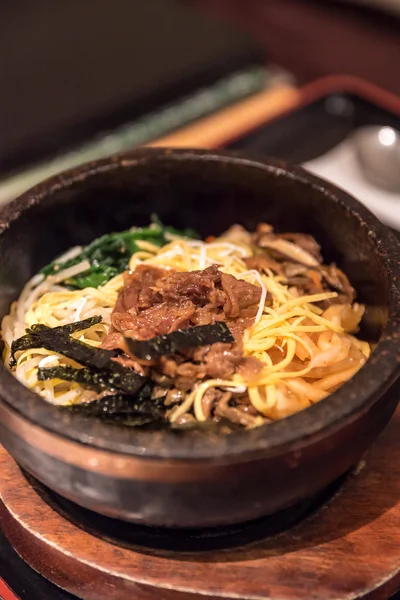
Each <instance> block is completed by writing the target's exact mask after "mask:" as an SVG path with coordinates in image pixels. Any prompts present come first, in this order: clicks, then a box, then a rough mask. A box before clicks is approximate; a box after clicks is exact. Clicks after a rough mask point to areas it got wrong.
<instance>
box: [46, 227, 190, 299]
mask: <svg viewBox="0 0 400 600" xmlns="http://www.w3.org/2000/svg"><path fill="white" fill-rule="evenodd" d="M168 233H170V234H174V235H180V236H184V237H190V238H198V235H197V234H196V233H195V232H194V231H192V230H191V229H186V230H183V231H178V230H177V229H174V228H173V227H164V226H163V225H162V224H161V222H160V221H159V220H158V219H157V218H153V222H152V224H151V225H150V226H149V227H134V228H132V229H128V230H126V231H121V232H119V233H110V234H106V235H103V236H101V237H99V238H97V239H95V240H94V241H93V242H91V243H90V244H89V245H88V246H85V247H84V248H82V252H81V253H80V254H79V255H78V256H75V257H74V258H71V259H70V260H67V261H65V262H59V261H58V259H56V260H54V261H53V262H51V263H50V264H49V265H47V266H46V267H44V268H43V269H42V270H41V273H43V275H45V276H46V277H47V276H49V275H54V274H56V273H58V272H59V271H61V270H64V269H67V268H69V267H72V266H73V265H77V264H79V263H80V262H82V261H83V260H88V261H89V263H90V269H89V270H87V271H85V272H84V273H81V274H80V275H76V276H75V277H71V278H70V279H67V280H65V281H64V282H63V283H62V284H61V285H65V286H68V287H69V288H72V289H84V288H87V287H94V288H97V287H99V286H100V285H104V284H105V283H107V281H109V280H110V279H112V278H113V277H115V276H116V275H118V274H119V273H122V272H123V271H126V269H127V268H128V265H129V259H130V257H131V255H132V254H133V253H134V252H137V251H138V250H139V247H138V245H137V243H136V242H137V241H139V240H145V241H148V242H151V243H152V244H155V245H156V246H159V247H160V248H161V247H162V246H164V245H165V244H167V243H168V241H169V240H168V239H167V237H168Z"/></svg>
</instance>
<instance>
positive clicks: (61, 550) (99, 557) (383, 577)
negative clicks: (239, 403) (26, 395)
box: [0, 408, 400, 600]
mask: <svg viewBox="0 0 400 600" xmlns="http://www.w3.org/2000/svg"><path fill="white" fill-rule="evenodd" d="M261 476H262V473H260V477H261ZM0 492H1V499H2V503H0V516H1V519H2V527H3V528H4V531H5V533H6V535H7V537H8V538H9V540H10V541H11V543H12V545H13V546H14V548H15V549H16V551H17V552H18V553H19V554H20V556H22V558H23V559H24V560H25V561H26V562H27V563H28V564H29V565H31V566H32V567H33V568H34V569H36V570H37V571H38V572H39V573H41V574H42V575H43V576H44V577H46V578H48V579H49V580H50V581H52V582H53V583H55V584H57V585H59V586H61V587H62V588H64V589H66V590H68V591H70V592H72V593H73V594H75V595H76V596H78V597H80V598H84V599H85V600H104V599H105V598H107V599H109V600H127V599H135V600H195V599H197V600H205V599H208V600H211V599H212V600H216V599H218V600H222V599H225V600H226V599H229V598H232V599H235V600H244V599H246V600H264V599H265V600H266V599H268V600H298V599H302V600H315V599H320V600H354V599H356V598H368V599H369V600H374V599H378V600H383V599H386V598H389V596H391V595H392V594H394V593H395V592H396V591H397V590H398V589H399V588H400V408H398V410H397V412H396V414H395V416H394V417H393V420H392V421H391V423H390V424H389V426H388V427H387V429H386V430H385V432H384V433H383V434H382V435H381V437H380V438H379V440H378V441H377V442H376V444H375V445H374V446H373V448H371V449H370V451H369V452H368V454H367V455H366V457H365V459H364V460H363V461H362V463H361V464H360V465H359V467H358V469H357V471H356V472H355V473H354V474H353V475H351V476H349V478H348V479H347V481H346V483H345V485H344V487H343V489H342V490H341V492H340V493H339V494H337V495H336V497H334V498H333V499H332V500H331V501H330V502H328V504H327V505H325V506H324V507H323V508H321V509H319V510H318V511H317V512H315V513H314V514H313V515H311V516H309V517H308V518H306V519H305V520H304V521H302V522H301V523H300V524H299V525H297V526H295V527H293V528H291V529H290V530H288V531H286V532H284V533H281V534H279V535H276V536H273V537H270V538H267V539H265V540H263V541H258V542H254V543H253V544H249V545H247V546H242V547H240V548H234V549H232V548H231V549H229V550H218V551H217V550H214V551H213V550H210V551H206V552H198V553H197V554H193V553H192V554H191V553H178V552H171V551H168V552H167V551H160V550H157V551H156V550H149V549H144V548H140V547H136V548H131V549H127V548H125V547H122V546H117V545H113V544H112V543H110V542H109V541H107V540H105V539H100V537H98V536H95V535H92V534H90V533H88V532H87V531H84V530H83V529H81V528H80V527H78V526H77V525H74V524H73V523H71V522H70V521H69V520H67V519H65V518H63V517H62V516H61V515H60V513H59V512H58V511H56V510H55V509H54V508H52V507H51V506H50V505H49V504H47V503H46V502H45V500H44V499H43V497H42V496H41V495H40V494H39V493H38V492H37V491H36V488H35V487H32V486H31V484H30V483H29V482H28V480H27V479H26V478H25V477H24V475H23V474H22V472H21V471H20V470H19V468H18V467H17V465H16V464H15V463H14V461H13V460H12V459H11V458H10V457H9V456H8V455H7V454H6V452H5V451H4V450H0Z"/></svg>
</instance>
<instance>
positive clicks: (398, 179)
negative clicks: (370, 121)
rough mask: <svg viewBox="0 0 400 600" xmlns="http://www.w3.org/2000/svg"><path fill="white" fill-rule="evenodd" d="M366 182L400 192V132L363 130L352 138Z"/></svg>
mask: <svg viewBox="0 0 400 600" xmlns="http://www.w3.org/2000/svg"><path fill="white" fill-rule="evenodd" d="M351 140H352V143H353V145H354V146H353V147H354V149H355V152H356V156H357V158H358V162H359V164H360V167H361V169H362V171H363V174H364V176H365V178H366V179H368V180H369V181H370V183H373V184H374V185H376V186H378V187H380V188H382V189H384V190H387V191H389V192H397V193H400V133H399V132H398V131H396V130H395V129H393V128H392V127H379V126H368V127H361V128H360V129H358V130H357V131H355V132H354V134H353V135H352V136H351Z"/></svg>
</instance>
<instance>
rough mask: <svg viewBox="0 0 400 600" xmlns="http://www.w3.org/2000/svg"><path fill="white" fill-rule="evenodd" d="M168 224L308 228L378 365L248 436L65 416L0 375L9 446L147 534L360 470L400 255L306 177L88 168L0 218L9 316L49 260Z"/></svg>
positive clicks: (222, 518)
mask: <svg viewBox="0 0 400 600" xmlns="http://www.w3.org/2000/svg"><path fill="white" fill-rule="evenodd" d="M152 213H157V214H158V215H159V216H160V218H161V219H162V221H163V222H165V223H167V224H171V225H174V226H176V227H193V228H195V229H197V230H198V231H199V232H200V233H201V234H202V235H204V236H206V235H209V234H218V233H220V232H222V231H223V230H225V229H226V228H227V227H229V226H230V225H231V224H232V223H242V224H243V225H244V226H245V227H247V228H249V229H252V228H254V227H255V225H256V224H257V223H258V222H260V221H268V222H271V223H273V224H274V226H275V227H276V228H277V229H278V230H286V231H295V232H297V231H298V232H306V233H310V234H312V235H315V236H316V238H317V239H318V241H319V242H320V243H321V245H322V248H323V252H324V256H325V259H326V260H327V261H335V262H337V264H338V265H339V266H340V267H341V268H342V269H343V270H344V271H345V272H346V273H347V274H348V276H349V277H350V279H351V281H352V283H353V285H354V286H355V288H356V289H357V291H358V294H359V299H360V301H361V302H365V303H366V305H367V307H368V310H367V313H366V316H365V318H364V322H363V328H362V335H363V336H364V337H365V338H368V339H371V340H375V341H377V342H378V343H377V347H376V349H375V351H374V352H373V354H372V356H371V358H370V360H369V361H368V363H367V364H366V365H365V366H364V367H363V368H362V369H361V370H360V371H359V373H357V375H356V376H355V377H353V378H352V379H351V381H349V382H348V383H346V384H345V385H344V386H343V387H341V388H340V389H339V390H338V391H337V392H335V393H334V394H332V395H331V396H330V397H329V398H327V399H326V400H323V401H322V402H320V403H319V404H316V405H315V406H312V407H311V408H308V409H307V410H304V411H302V412H300V413H298V414H296V415H293V416H291V417H289V418H286V419H283V420H281V421H278V422H275V423H273V424H271V425H266V426H263V427H260V428H258V429H254V430H251V431H243V432H237V433H233V434H230V435H226V436H218V435H216V434H215V433H205V432H185V433H184V434H179V435H177V434H174V433H173V432H171V431H168V430H166V431H159V432H149V431H140V430H133V429H129V428H124V427H118V426H113V425H107V424H104V423H101V422H97V421H87V420H85V419H84V418H82V417H79V416H78V415H73V416H68V415H65V413H64V412H63V411H60V410H59V409H57V407H54V406H51V405H49V404H47V403H46V402H44V401H43V400H42V399H41V398H40V397H39V396H37V395H36V394H34V393H33V392H31V391H29V390H28V389H26V388H25V387H24V386H23V385H21V384H20V383H19V382H18V381H17V380H16V379H15V378H14V377H13V375H11V373H10V372H9V371H7V369H6V368H5V367H4V366H3V365H1V367H0V397H1V399H0V441H1V443H2V444H3V445H4V446H5V448H6V449H7V450H8V451H9V452H10V453H11V454H12V455H13V456H14V458H15V459H16V460H17V462H18V463H19V464H20V465H21V466H22V467H23V468H24V469H26V470H27V471H28V472H29V473H31V474H32V475H33V476H34V477H36V478H37V479H38V480H40V481H41V482H43V483H44V484H45V485H47V486H48V487H49V488H51V489H53V490H54V491H56V492H58V493H59V494H60V495H62V496H64V497H66V498H68V499H70V500H72V501H74V502H75V503H77V504H80V505H81V506H84V507H87V508H89V509H91V510H93V511H96V512H99V513H102V514H104V515H108V516H114V517H118V518H121V519H125V520H127V521H132V522H136V523H141V524H146V525H158V526H167V527H213V526H221V525H227V524H234V523H240V522H244V521H249V520H251V519H255V518H258V517H260V516H262V515H268V514H272V513H274V512H276V511H279V510H282V509H285V508H287V507H290V506H293V505H295V504H297V503H299V502H301V501H303V500H305V499H307V498H311V497H313V496H314V495H315V494H317V493H318V492H319V491H320V490H322V489H323V488H324V487H326V486H328V485H329V484H330V483H331V482H333V481H334V480H335V479H337V478H338V477H339V476H340V475H342V474H343V473H344V472H345V471H347V469H349V468H350V467H351V465H354V464H355V463H356V462H357V461H358V460H359V458H360V457H361V455H362V454H363V452H364V451H365V450H366V449H367V448H368V446H370V444H371V443H372V442H373V441H374V439H375V438H376V436H377V435H378V434H379V432H380V431H381V430H382V429H383V428H384V426H385V425H386V424H387V422H388V420H389V419H390V417H391V415H392V413H393V411H394V409H395V407H396V405H397V402H398V397H397V394H396V393H395V392H394V389H395V388H393V387H392V385H393V383H394V382H395V380H396V379H397V377H398V376H399V374H400V324H399V321H400V290H399V277H400V249H399V246H400V245H399V242H398V241H397V239H396V238H395V237H394V235H393V234H392V233H391V232H390V231H389V230H388V229H387V228H386V227H385V226H384V225H382V224H381V223H380V222H378V221H377V219H376V218H375V217H373V216H372V215H371V213H370V212H369V211H368V210H367V209H366V208H364V207H363V206H361V205H360V204H359V203H358V202H357V201H356V200H354V199H353V198H351V197H350V196H349V195H348V194H346V193H345V192H343V191H341V190H339V189H337V188H335V187H334V186H332V185H330V184H328V183H326V182H324V181H322V180H320V179H318V178H316V177H313V176H311V175H309V174H308V173H306V172H305V171H303V170H302V169H300V168H297V167H288V166H286V165H284V164H282V163H280V162H277V161H274V160H270V159H268V158H245V157H242V156H240V155H235V154H229V153H225V152H218V153H215V152H206V151H204V152H203V151H198V150H196V151H194V150H193V151H192V150H163V149H141V150H137V151H134V152H132V153H130V154H127V155H125V156H120V157H114V158H110V159H107V160H102V161H99V162H97V163H92V164H88V165H84V166H82V167H79V168H77V169H74V170H71V171H69V172H66V173H64V174H62V175H60V176H58V177H54V178H52V179H50V180H48V181H46V182H44V183H43V184H41V185H39V186H37V187H35V188H33V189H32V190H30V191H29V192H27V193H26V194H24V195H23V196H21V197H20V198H19V199H18V200H16V201H14V202H12V203H11V204H10V205H8V206H6V207H4V208H3V209H2V210H1V211H0V316H3V315H5V314H6V313H7V312H8V310H9V308H10V303H11V302H12V301H13V300H15V299H16V298H17V297H18V295H19V293H20V291H21V289H22V287H23V285H24V283H25V282H26V281H27V280H28V279H29V278H30V277H31V276H32V275H33V274H34V273H36V272H37V271H38V270H39V269H40V268H41V267H42V266H43V265H45V264H46V263H48V262H49V261H50V260H51V259H52V258H53V257H54V256H56V255H58V254H60V253H61V252H63V251H65V250H66V249H67V248H69V247H71V246H74V245H76V244H85V243H87V242H89V241H91V240H92V239H93V238H95V237H97V236H99V235H102V234H104V233H106V232H110V231H118V230H122V229H126V228H128V227H130V226H132V225H145V224H147V223H148V222H149V218H150V215H151V214H152Z"/></svg>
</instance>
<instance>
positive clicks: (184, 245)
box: [2, 233, 370, 425]
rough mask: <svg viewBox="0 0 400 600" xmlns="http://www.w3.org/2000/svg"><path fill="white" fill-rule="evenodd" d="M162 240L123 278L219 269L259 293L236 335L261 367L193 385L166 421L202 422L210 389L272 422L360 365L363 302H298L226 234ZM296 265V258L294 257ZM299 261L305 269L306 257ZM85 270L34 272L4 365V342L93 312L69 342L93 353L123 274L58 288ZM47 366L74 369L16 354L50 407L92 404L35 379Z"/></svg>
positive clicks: (17, 310) (11, 326)
mask: <svg viewBox="0 0 400 600" xmlns="http://www.w3.org/2000/svg"><path fill="white" fill-rule="evenodd" d="M167 239H169V240H170V241H169V242H168V243H167V244H166V245H164V246H162V247H161V248H160V247H159V246H157V245H156V244H154V243H152V242H149V241H146V240H138V241H137V247H138V250H137V251H136V252H134V253H133V254H132V255H131V257H130V259H129V269H130V271H135V269H136V268H137V267H138V266H139V265H152V266H154V267H160V268H163V269H165V270H166V271H168V270H170V271H171V272H190V271H198V270H199V271H201V270H204V269H206V268H207V267H210V266H212V265H218V268H219V270H220V271H221V272H222V273H225V274H228V275H233V276H234V277H235V278H237V279H239V280H243V281H246V282H249V283H251V284H253V285H254V286H257V287H258V288H260V290H261V293H260V299H259V302H258V305H257V306H256V311H255V317H254V318H253V320H252V322H251V323H250V325H249V326H248V327H246V329H245V331H244V333H243V355H244V357H245V358H253V359H257V361H260V362H261V363H262V368H261V370H259V372H257V373H256V374H253V376H252V377H251V379H250V378H246V375H245V374H244V375H243V374H242V373H241V372H240V370H238V371H237V372H236V373H234V374H233V375H232V377H231V378H228V379H221V378H210V379H206V380H203V381H199V382H198V383H196V384H195V385H194V386H193V388H192V389H191V390H189V391H188V392H187V393H186V394H185V397H184V398H183V399H182V401H181V402H180V403H179V404H178V405H176V406H174V407H173V408H172V409H171V410H170V411H169V414H168V418H169V420H170V422H171V423H176V422H178V421H179V420H180V419H181V418H182V417H184V416H185V415H187V414H189V413H190V414H192V416H194V418H195V419H196V420H197V421H199V422H203V421H206V420H207V418H208V412H207V410H206V409H205V408H204V407H205V404H204V402H203V399H204V395H205V394H206V393H208V394H210V393H211V392H210V390H214V391H215V390H217V391H218V390H219V391H221V392H225V393H226V392H229V394H231V395H232V397H233V399H235V398H237V399H238V401H239V404H240V398H243V397H246V398H248V403H249V404H250V407H252V410H253V412H254V417H255V420H254V425H257V424H260V422H264V420H265V419H270V420H275V419H280V418H283V417H285V416H287V415H289V414H293V413H295V412H297V411H298V410H302V409H303V408H306V407H307V406H310V405H311V404H314V403H315V402H319V401H320V400H323V399H324V398H325V397H326V396H327V395H328V394H329V393H330V392H331V391H334V390H335V389H336V388H337V387H338V386H339V385H341V384H342V383H344V382H345V381H347V380H348V379H349V378H350V377H352V376H353V375H354V374H355V373H356V372H357V371H358V369H359V368H360V367H361V366H362V365H363V364H364V363H365V361H366V360H367V359H368V357H369V354H370V347H369V345H368V344H367V343H366V342H363V341H360V340H358V339H357V338H355V337H354V336H353V335H351V333H352V332H354V331H356V329H357V326H358V324H359V322H360V319H361V317H362V315H363V312H364V307H363V306H362V305H360V304H357V303H355V304H351V303H347V304H335V303H334V302H335V299H336V298H337V296H338V294H337V293H336V292H332V291H320V292H318V293H315V294H307V293H306V294H305V295H301V294H299V290H298V289H297V288H296V287H295V286H290V285H288V284H286V283H284V281H285V279H284V278H283V277H282V276H281V275H279V274H276V273H275V274H274V273H273V272H272V271H271V270H269V269H266V270H262V271H260V270H257V269H253V268H251V269H249V267H248V266H247V264H246V260H247V259H248V258H249V257H254V256H256V255H255V251H254V247H252V245H250V244H246V243H245V241H244V239H242V238H240V240H239V237H238V241H237V243H235V238H234V235H232V236H230V237H229V238H228V237H227V236H226V237H221V238H220V239H216V240H213V241H212V242H201V241H198V240H191V239H187V238H181V237H179V236H178V235H175V234H172V233H171V234H169V236H168V238H167ZM289 245H290V249H291V246H293V244H291V243H290V244H289V242H287V243H286V246H284V248H285V249H287V248H289ZM271 247H272V246H271ZM80 250H81V249H80V248H72V249H71V250H70V251H69V252H67V253H66V254H65V255H64V256H63V257H61V258H60V260H59V262H60V263H61V264H62V263H64V262H65V263H66V262H67V261H68V260H70V259H71V258H74V257H76V256H78V255H79V252H80ZM300 258H304V256H303V254H300ZM305 258H307V257H305ZM307 260H308V259H307ZM308 262H309V263H310V264H311V263H312V261H311V259H310V260H308ZM88 266H90V263H89V262H88V260H84V261H82V262H80V263H78V264H75V265H73V266H70V267H66V268H65V269H63V268H62V266H61V267H60V268H61V270H59V271H57V273H56V274H55V275H51V276H48V277H46V278H44V277H43V275H36V276H35V277H34V278H32V279H31V280H30V281H29V282H28V283H27V284H26V286H25V288H24V290H23V291H22V293H21V295H20V297H19V299H18V300H17V302H15V303H14V304H13V306H12V308H11V311H10V314H9V315H7V316H6V317H5V318H4V320H3V323H2V336H3V340H4V342H5V352H4V360H5V361H6V363H8V362H9V360H10V347H11V343H12V341H13V340H15V339H16V338H18V337H20V336H21V335H23V333H24V331H25V329H26V328H28V327H31V326H32V325H34V324H36V323H39V324H43V325H47V326H49V327H57V326H62V325H66V324H70V323H74V322H78V321H81V320H83V319H87V318H89V317H93V316H96V315H100V316H101V317H102V322H101V323H98V324H96V325H93V326H91V327H89V328H88V329H85V330H83V331H79V332H78V333H75V334H73V335H74V337H76V338H77V339H79V340H81V341H83V342H85V343H87V344H89V345H91V346H93V347H99V346H100V345H101V344H102V341H103V340H104V338H105V336H106V335H107V333H108V332H109V329H110V324H111V314H112V311H113V309H114V307H115V305H116V302H117V299H118V294H119V292H121V290H122V289H123V287H124V277H123V275H122V274H119V275H116V276H115V277H113V278H111V279H110V280H109V281H108V282H107V283H105V284H104V285H100V286H99V287H98V288H95V287H87V288H84V289H75V290H71V289H67V288H66V287H63V286H61V285H60V284H62V283H63V282H64V281H65V280H67V279H69V278H71V277H73V276H76V275H78V274H81V273H83V272H85V271H86V270H87V269H88ZM320 279H321V278H320V276H318V275H315V274H314V275H313V279H312V281H313V282H314V283H315V285H319V284H320ZM328 301H329V302H333V304H332V305H331V306H329V307H328V308H326V309H323V308H321V303H323V302H328ZM50 366H51V367H54V366H70V367H79V365H77V364H76V363H75V362H74V361H73V360H70V359H68V358H66V357H65V356H62V355H60V354H57V353H55V352H52V351H49V350H45V349H43V348H35V349H30V350H26V351H23V352H21V353H19V355H18V356H17V365H16V367H15V375H16V376H17V378H18V379H19V381H21V382H22V383H24V384H25V385H26V386H27V387H29V388H30V389H32V390H34V391H35V392H37V393H38V394H40V395H41V396H42V397H43V398H44V399H45V400H46V401H48V402H51V403H52V404H56V405H63V404H73V403H80V402H82V398H90V397H91V395H90V394H89V393H88V392H87V391H86V390H85V389H84V388H83V387H81V386H80V385H79V384H77V383H74V382H70V381H64V380H61V379H50V380H46V381H39V380H38V377H37V373H38V368H43V367H50ZM213 393H214V392H213ZM210 397H211V396H210ZM257 415H258V417H257ZM260 415H261V416H262V417H263V418H261V417H260ZM260 419H261V421H260Z"/></svg>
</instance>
